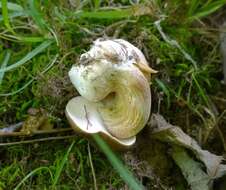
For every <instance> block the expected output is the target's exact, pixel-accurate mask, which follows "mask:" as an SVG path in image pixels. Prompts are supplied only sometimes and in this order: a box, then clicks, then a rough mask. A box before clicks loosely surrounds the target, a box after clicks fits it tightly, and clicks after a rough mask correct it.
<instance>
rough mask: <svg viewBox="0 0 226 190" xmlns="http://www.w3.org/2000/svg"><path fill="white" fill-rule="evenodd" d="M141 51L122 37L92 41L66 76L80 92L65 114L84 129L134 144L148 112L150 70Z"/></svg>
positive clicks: (114, 139)
mask: <svg viewBox="0 0 226 190" xmlns="http://www.w3.org/2000/svg"><path fill="white" fill-rule="evenodd" d="M151 73H155V71H154V70H153V69H151V68H150V67H149V66H148V63H147V61H146V59H145V57H144V55H143V54H142V52H141V51H140V50H139V49H138V48H136V47H135V46H133V45H132V44H130V43H129V42H127V41H125V40H122V39H115V40H102V39H98V40H96V41H95V42H94V44H93V46H92V47H91V49H90V50H89V51H88V52H86V53H84V54H82V55H81V57H80V61H79V63H78V64H76V65H74V66H73V67H72V68H71V70H70V71H69V77H70V80H71V82H72V83H73V85H74V86H75V88H76V89H77V91H78V92H79V94H80V95H81V96H79V97H75V98H73V99H72V100H70V101H69V102H68V104H67V107H66V115H67V118H68V119H69V122H70V124H71V125H72V127H73V128H74V129H75V130H77V131H80V132H83V133H87V134H90V133H100V134H102V135H103V136H104V137H105V138H107V139H111V140H112V141H116V142H117V143H119V144H123V145H128V146H129V145H131V144H134V142H135V140H136V138H135V136H136V134H137V133H138V132H139V131H140V130H141V129H142V128H143V127H144V126H145V124H146V123H147V121H148V118H149V116H150V110H151V91H150V85H149V78H150V74H151Z"/></svg>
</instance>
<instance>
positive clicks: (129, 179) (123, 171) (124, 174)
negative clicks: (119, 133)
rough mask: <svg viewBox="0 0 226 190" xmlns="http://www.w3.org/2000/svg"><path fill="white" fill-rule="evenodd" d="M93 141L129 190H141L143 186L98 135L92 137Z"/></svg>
mask: <svg viewBox="0 0 226 190" xmlns="http://www.w3.org/2000/svg"><path fill="white" fill-rule="evenodd" d="M93 138H94V140H95V141H96V143H97V144H98V146H99V147H100V148H101V150H102V151H103V152H104V154H105V155H106V156H107V158H108V160H109V161H110V163H111V164H112V166H113V167H114V168H115V170H116V171H117V172H118V173H119V175H120V177H121V178H122V179H123V180H124V181H125V182H126V183H127V184H128V185H129V187H130V189H131V190H142V189H144V188H143V186H142V185H141V184H140V183H139V182H138V181H137V180H136V178H135V177H134V176H133V175H132V173H131V172H130V171H129V170H128V169H127V168H126V167H125V166H124V165H123V163H122V161H121V160H119V158H118V157H117V156H116V155H115V153H114V152H113V151H112V150H111V148H110V147H109V146H108V144H107V143H106V142H105V141H104V140H103V139H102V138H101V137H100V136H99V135H98V134H94V135H93Z"/></svg>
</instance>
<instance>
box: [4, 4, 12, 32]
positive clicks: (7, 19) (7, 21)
mask: <svg viewBox="0 0 226 190" xmlns="http://www.w3.org/2000/svg"><path fill="white" fill-rule="evenodd" d="M2 17H3V21H4V24H5V26H6V28H7V29H8V30H9V31H10V32H12V33H14V31H13V29H12V27H11V25H10V22H9V15H8V7H7V0H2Z"/></svg>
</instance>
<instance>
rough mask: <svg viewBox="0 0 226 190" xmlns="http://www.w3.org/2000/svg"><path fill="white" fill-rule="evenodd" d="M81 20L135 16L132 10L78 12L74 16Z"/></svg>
mask: <svg viewBox="0 0 226 190" xmlns="http://www.w3.org/2000/svg"><path fill="white" fill-rule="evenodd" d="M73 15H74V16H76V17H79V18H91V19H111V20H115V19H123V18H128V17H129V16H133V11H132V9H130V8H128V9H121V10H108V11H98V12H87V11H82V12H77V13H75V14H73Z"/></svg>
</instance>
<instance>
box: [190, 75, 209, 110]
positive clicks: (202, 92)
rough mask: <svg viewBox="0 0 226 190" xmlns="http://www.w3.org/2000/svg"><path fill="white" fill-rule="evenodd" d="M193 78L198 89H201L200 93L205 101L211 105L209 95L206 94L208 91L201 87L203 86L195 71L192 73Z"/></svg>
mask: <svg viewBox="0 0 226 190" xmlns="http://www.w3.org/2000/svg"><path fill="white" fill-rule="evenodd" d="M192 79H193V81H194V83H195V85H196V87H197V89H198V90H199V93H200V95H201V97H202V99H203V100H204V102H205V103H206V105H207V106H208V107H210V104H209V100H208V97H207V96H206V93H205V92H204V90H203V89H202V88H201V86H200V84H199V82H198V80H197V79H196V76H195V74H194V73H192Z"/></svg>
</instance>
